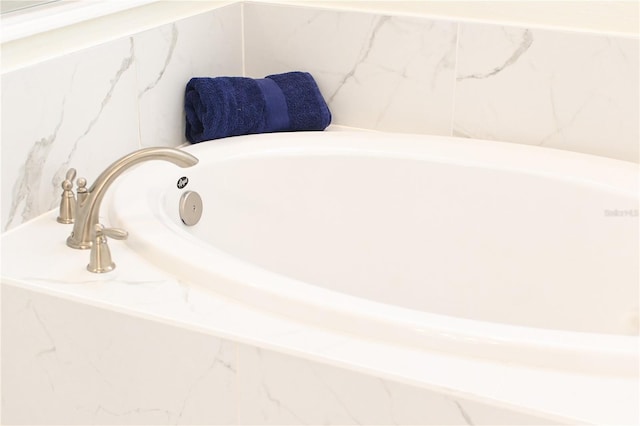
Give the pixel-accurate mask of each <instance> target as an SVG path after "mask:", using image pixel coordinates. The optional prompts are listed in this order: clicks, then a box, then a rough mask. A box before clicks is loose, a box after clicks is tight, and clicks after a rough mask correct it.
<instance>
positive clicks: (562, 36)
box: [0, 2, 640, 231]
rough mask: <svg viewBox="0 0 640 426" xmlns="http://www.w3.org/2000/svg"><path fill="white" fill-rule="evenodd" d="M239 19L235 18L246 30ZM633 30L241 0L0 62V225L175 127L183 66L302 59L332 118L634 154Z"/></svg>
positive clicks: (259, 65)
mask: <svg viewBox="0 0 640 426" xmlns="http://www.w3.org/2000/svg"><path fill="white" fill-rule="evenodd" d="M243 31H244V32H243ZM639 44H640V43H639V39H638V38H637V37H624V36H611V35H606V34H595V33H578V32H566V31H553V30H541V29H532V28H517V27H504V26H499V25H491V24H479V23H468V22H456V21H450V20H434V19H429V18H426V17H425V18H421V17H407V16H387V15H379V14H373V13H365V12H353V11H335V10H328V9H317V8H310V7H300V6H284V5H272V4H267V3H251V2H239V3H236V4H232V5H229V6H226V7H222V8H219V9H216V10H213V11H210V12H207V13H204V14H201V15H198V16H194V17H191V18H187V19H183V20H178V21H176V22H174V23H171V24H168V25H164V26H161V27H158V28H155V29H151V30H147V31H144V32H141V33H138V34H134V35H132V36H130V37H126V38H123V39H119V40H115V41H112V42H109V43H106V44H104V45H101V46H98V47H94V48H91V49H87V50H82V51H79V52H75V53H73V54H68V55H65V56H62V57H59V58H56V59H53V60H49V61H45V62H42V63H38V64H36V65H33V66H29V67H26V68H22V69H19V70H16V71H12V72H9V73H5V74H3V75H2V107H3V108H2V124H3V125H2V147H1V152H2V160H1V161H2V164H1V166H2V169H1V178H2V179H1V182H2V183H1V193H0V196H1V197H2V204H1V217H0V219H1V230H2V231H6V230H8V229H10V228H13V227H15V226H16V225H18V224H20V223H23V222H25V221H27V220H29V219H31V218H34V217H36V216H38V215H40V214H42V213H44V212H46V211H48V210H50V209H51V208H54V207H55V206H56V205H57V204H58V202H59V194H60V188H59V185H60V182H61V178H62V176H63V175H64V173H65V172H66V169H67V168H68V167H69V166H74V167H76V168H78V169H79V170H78V172H79V174H80V175H82V176H85V177H87V178H88V179H89V181H91V180H92V179H93V178H95V176H96V175H97V174H98V173H99V172H100V171H101V170H102V169H103V168H104V167H105V166H106V165H107V164H109V163H110V162H112V161H113V160H115V159H116V158H118V157H119V156H121V155H124V154H125V153H128V152H130V151H132V150H134V149H137V148H140V147H145V146H153V145H162V146H177V145H179V144H181V143H182V142H184V135H183V134H184V116H183V110H182V97H183V93H184V86H185V84H186V82H187V80H188V79H189V78H190V77H192V76H196V75H199V76H206V75H208V76H215V75H243V74H244V75H246V76H249V77H264V76H265V75H267V74H273V73H279V72H286V71H291V70H305V71H309V72H311V73H312V74H313V75H314V77H315V78H316V81H317V82H318V85H319V86H320V89H321V91H322V93H323V94H324V96H325V98H326V99H327V101H328V103H329V107H330V108H331V111H332V113H333V122H334V123H335V124H340V125H346V126H352V127H360V128H367V129H376V130H385V131H394V132H411V133H423V134H437V135H455V136H463V137H472V138H481V139H491V140H499V141H508V142H515V143H523V144H530V145H540V146H546V147H552V148H559V149H566V150H572V151H578V152H584V153H589V154H595V155H601V156H606V157H611V158H616V159H622V160H627V161H638V155H639V150H638V146H639V143H638V141H639V138H640V136H639V134H638V129H639V127H640V122H639V118H638V117H639V115H640V111H639V106H638V97H639V95H638V93H639V90H640V88H639V83H638V80H639V78H638V75H639V74H640V69H639V65H638V63H639V52H640V48H639Z"/></svg>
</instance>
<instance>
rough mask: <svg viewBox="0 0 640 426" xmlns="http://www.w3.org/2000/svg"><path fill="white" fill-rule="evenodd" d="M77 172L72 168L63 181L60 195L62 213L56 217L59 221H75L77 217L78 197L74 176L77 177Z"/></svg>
mask: <svg viewBox="0 0 640 426" xmlns="http://www.w3.org/2000/svg"><path fill="white" fill-rule="evenodd" d="M71 171H73V174H72V173H70V172H71ZM75 173H76V171H75V169H70V170H69V171H68V172H67V179H65V180H63V181H62V185H61V186H62V195H60V213H59V214H58V217H57V218H56V220H57V221H58V222H59V223H64V224H68V223H73V221H74V219H75V217H76V198H75V196H74V195H73V178H74V177H75ZM69 178H71V179H69Z"/></svg>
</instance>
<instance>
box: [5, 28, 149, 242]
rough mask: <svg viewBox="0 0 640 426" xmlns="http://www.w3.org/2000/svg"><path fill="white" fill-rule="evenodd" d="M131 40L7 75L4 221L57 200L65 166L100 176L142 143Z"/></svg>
mask: <svg viewBox="0 0 640 426" xmlns="http://www.w3.org/2000/svg"><path fill="white" fill-rule="evenodd" d="M133 62H134V58H133V42H132V40H131V39H123V40H119V41H116V42H112V43H109V44H107V45H104V46H100V47H96V48H91V49H87V50H84V51H81V52H77V53H73V54H69V55H66V56H63V57H60V58H57V59H54V60H51V61H47V62H43V63H40V64H36V65H33V66H30V67H28V68H24V69H20V70H17V71H13V72H11V73H8V74H4V75H3V76H2V92H3V96H2V103H3V108H2V124H3V126H2V192H1V194H2V216H1V217H2V229H3V230H7V229H9V228H12V227H14V226H16V225H18V224H20V223H22V222H24V221H26V220H29V219H31V218H34V217H36V216H38V215H40V214H42V213H44V212H45V211H48V210H50V209H51V208H53V207H55V206H56V205H57V204H58V203H59V202H60V193H61V192H62V191H61V189H60V184H61V182H62V179H63V178H64V175H65V173H66V170H67V168H69V167H75V168H76V169H78V173H79V175H80V176H85V177H87V178H89V179H90V181H91V179H93V178H95V177H96V176H97V175H98V174H99V173H100V172H101V171H102V170H103V169H104V167H106V166H107V165H108V164H109V163H111V162H112V161H113V160H115V159H116V158H118V157H120V156H122V155H124V154H126V153H128V152H130V151H132V150H134V149H137V148H138V147H139V143H138V129H137V128H138V123H137V112H136V99H135V76H134V72H133V67H134V64H133Z"/></svg>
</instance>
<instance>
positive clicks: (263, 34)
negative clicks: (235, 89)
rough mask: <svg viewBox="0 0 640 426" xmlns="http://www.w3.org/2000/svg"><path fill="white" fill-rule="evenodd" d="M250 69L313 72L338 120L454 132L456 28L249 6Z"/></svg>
mask: <svg viewBox="0 0 640 426" xmlns="http://www.w3.org/2000/svg"><path fill="white" fill-rule="evenodd" d="M245 29H246V32H245V52H246V72H247V74H248V75H249V76H251V77H256V78H258V77H264V76H265V75H268V74H274V73H280V72H287V71H293V70H301V71H308V72H310V73H311V74H312V75H313V76H314V78H315V79H316V81H317V82H318V86H319V87H320V90H321V92H322V94H323V96H324V97H325V99H326V100H327V103H328V104H329V108H330V109H331V111H332V114H333V122H334V123H335V124H342V125H347V126H354V127H363V128H371V129H378V130H388V131H400V132H417V133H432V134H445V135H448V134H450V133H451V113H452V105H453V104H452V99H453V87H454V64H455V48H456V31H457V24H455V23H451V22H445V21H432V20H429V19H416V18H407V17H395V16H394V17H392V16H383V15H374V14H367V13H354V12H339V11H328V10H318V9H307V8H285V7H279V6H267V5H261V4H247V5H245Z"/></svg>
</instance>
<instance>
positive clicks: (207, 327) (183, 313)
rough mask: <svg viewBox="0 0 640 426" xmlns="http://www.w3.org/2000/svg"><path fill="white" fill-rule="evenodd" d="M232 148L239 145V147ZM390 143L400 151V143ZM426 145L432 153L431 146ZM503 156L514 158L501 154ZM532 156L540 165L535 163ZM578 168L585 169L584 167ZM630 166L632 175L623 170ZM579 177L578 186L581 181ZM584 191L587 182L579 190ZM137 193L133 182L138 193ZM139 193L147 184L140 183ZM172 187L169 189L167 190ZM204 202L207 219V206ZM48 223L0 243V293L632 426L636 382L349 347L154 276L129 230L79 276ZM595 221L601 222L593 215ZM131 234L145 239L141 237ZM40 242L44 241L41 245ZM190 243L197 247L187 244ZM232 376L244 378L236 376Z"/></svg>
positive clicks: (201, 287) (319, 331)
mask: <svg viewBox="0 0 640 426" xmlns="http://www.w3.org/2000/svg"><path fill="white" fill-rule="evenodd" d="M335 133H341V132H335ZM370 135H374V134H370ZM284 136H286V135H261V136H260V137H261V138H262V139H261V140H263V141H268V140H270V139H271V140H273V139H276V140H277V139H278V137H284ZM318 136H319V137H320V136H327V135H326V134H318ZM400 139H402V138H400ZM369 140H370V143H371V152H375V144H376V139H375V137H370V138H369ZM233 142H234V144H235V143H237V144H239V145H241V144H242V143H241V141H238V140H236V141H233ZM397 142H398V144H399V145H398V146H400V145H403V143H404V142H406V141H402V140H399V141H397ZM467 142H468V141H467ZM217 143H218V145H217V146H218V147H220V148H221V149H222V151H224V148H225V145H227V146H228V147H231V145H232V144H231V143H229V144H224V143H222V144H220V142H217ZM434 143H435V145H438V142H437V141H435V142H434ZM203 145H204V144H201V146H203ZM212 146H213V145H212ZM204 148H206V147H203V149H204ZM458 148H459V147H456V146H455V144H453V145H449V149H450V151H448V152H446V151H443V152H442V153H441V154H442V155H441V157H440V160H442V161H446V158H447V155H454V154H455V153H456V151H458ZM522 148H524V147H522ZM425 149H428V148H425ZM509 149H515V150H518V149H519V148H518V147H511V146H510V148H508V150H509ZM301 150H304V148H302V149H301ZM222 151H220V152H222ZM483 151H484V150H481V149H480V148H479V147H478V151H477V152H473V149H471V152H469V153H468V155H469V157H467V163H466V166H467V167H473V166H474V165H476V166H477V165H478V162H481V161H482V160H483V156H482V153H481V152H483ZM283 152H286V149H285V148H284V147H280V150H279V151H278V149H275V150H274V151H273V152H272V153H271V155H272V157H273V158H277V157H278V156H279V155H282V153H283ZM499 152H500V150H498V151H495V152H493V155H492V159H493V160H492V161H494V164H498V163H500V161H501V158H500V155H499ZM511 154H513V153H511ZM539 154H540V156H541V157H544V153H542V152H540V153H539ZM560 155H561V156H563V155H565V154H564V153H560ZM534 157H535V155H534ZM538 159H539V158H538ZM535 160H536V158H531V161H532V164H533V163H535ZM549 160H550V161H549V162H545V163H544V164H545V165H544V167H545V173H547V174H548V175H553V173H554V167H556V166H558V165H559V164H560V163H562V161H559V162H558V163H554V161H553V160H552V158H549ZM581 160H584V161H587V162H588V157H583V158H581ZM612 161H613V160H612ZM201 162H203V161H202V158H201ZM205 163H206V162H205ZM613 163H617V162H615V161H613ZM158 164H161V163H158ZM584 164H585V163H584V162H583V161H579V162H577V163H576V164H575V167H576V168H578V169H579V168H580V167H581V166H580V165H584ZM150 165H151V164H149V166H150ZM254 165H255V164H254ZM145 166H147V165H145ZM629 166H630V167H635V166H634V165H632V164H629ZM142 170H143V167H142V166H141V167H139V168H138V169H137V171H132V173H129V174H128V175H125V176H122V177H121V178H120V179H121V182H120V185H125V184H126V179H127V178H128V177H131V178H134V177H135V176H134V175H135V173H136V172H140V171H142ZM556 171H557V170H556ZM582 177H583V178H585V175H583V176H582ZM592 177H593V180H595V181H599V182H600V184H602V185H604V186H609V188H610V187H611V186H616V185H618V188H619V182H616V180H617V179H619V178H621V176H615V175H613V174H612V175H610V176H609V177H608V178H605V180H604V181H603V180H602V178H601V177H599V176H596V175H594V176H592ZM168 178H172V176H169V177H168ZM607 179H609V180H608V181H607ZM195 180H196V181H197V179H195ZM229 180H230V181H232V180H233V179H232V176H229ZM590 181H591V180H590V179H587V180H586V181H585V182H590ZM193 182H194V179H191V178H190V184H192V183H193ZM223 182H224V178H222V179H220V183H219V185H222V184H223ZM585 182H582V183H585ZM591 183H592V182H591ZM141 184H142V183H140V182H138V183H137V185H138V187H139V185H141ZM146 184H148V182H146V183H144V185H146ZM171 184H172V186H173V185H174V184H175V182H173V180H172V182H171ZM211 185H215V182H211ZM587 185H588V184H587ZM113 189H115V190H116V193H115V194H114V195H115V198H114V199H113V200H111V201H109V200H105V203H107V202H110V203H113V204H117V202H118V194H120V191H121V188H113ZM149 189H150V191H149V192H148V196H147V198H146V199H145V200H146V201H149V199H153V197H156V196H158V190H157V188H155V189H154V188H153V187H152V186H150V187H149ZM185 189H193V188H189V185H188V186H187V188H185ZM170 198H171V197H165V199H164V200H163V202H169V201H170ZM204 201H205V209H206V208H207V200H206V199H205V200H204ZM105 207H107V206H106V205H105ZM220 207H222V206H219V208H220ZM132 208H135V206H132ZM211 208H213V206H212V207H211ZM56 214H57V213H56V212H51V213H48V214H46V215H44V216H42V217H40V218H38V219H37V220H35V221H32V222H30V223H28V224H26V225H23V226H20V227H19V228H17V229H15V230H12V231H10V232H8V233H5V234H4V235H3V236H2V247H3V254H2V282H3V285H5V286H15V287H20V288H23V289H28V290H31V291H35V292H43V293H46V294H49V295H53V296H57V297H61V298H64V299H68V300H71V301H74V302H77V303H80V304H87V305H91V306H96V307H100V308H104V309H107V310H110V311H115V312H119V313H122V314H127V315H131V316H133V317H141V318H146V319H149V320H152V321H156V322H159V323H164V324H171V325H175V326H177V327H180V328H183V329H187V330H194V331H198V332H202V333H205V334H209V335H211V336H215V337H217V338H221V339H225V340H228V341H231V342H237V343H239V344H243V345H249V346H251V347H254V348H256V350H255V351H254V352H252V355H247V356H246V357H243V358H242V359H245V360H246V359H253V360H256V359H269V357H265V358H263V357H262V356H261V355H260V354H261V350H268V351H273V352H274V353H281V354H285V355H290V356H294V357H296V359H298V360H300V361H301V362H303V361H308V362H314V363H315V362H317V363H320V364H323V365H325V366H327V368H328V367H330V366H334V367H339V368H343V369H347V370H352V371H355V372H359V373H363V374H367V375H370V376H372V377H379V378H381V379H384V380H388V381H392V382H398V383H403V384H406V385H410V386H415V387H417V388H420V389H424V390H425V391H430V392H431V391H433V392H437V393H440V394H443V395H449V396H450V397H451V398H452V399H453V401H457V402H456V403H459V404H460V406H461V407H463V409H464V407H465V402H464V401H466V400H471V401H477V402H478V403H482V404H488V406H491V407H493V408H495V409H503V408H504V409H507V410H513V411H517V412H519V413H522V414H523V415H531V416H537V417H538V418H540V419H545V420H549V421H558V422H570V423H574V422H585V423H593V424H633V423H637V422H638V421H640V419H639V418H638V405H637V400H638V397H639V396H640V395H639V394H638V378H637V375H635V376H634V375H631V376H629V375H625V374H622V375H620V374H602V373H594V372H589V371H588V370H584V369H583V370H582V371H575V370H574V371H570V370H563V369H558V368H541V367H536V366H528V365H526V363H522V362H494V361H491V360H490V359H488V358H486V357H474V356H472V355H471V356H470V353H469V352H467V353H465V355H464V356H458V355H453V354H452V353H451V352H450V351H449V352H447V351H437V350H428V349H426V348H416V347H413V348H412V347H410V346H408V345H406V342H405V344H397V343H394V342H390V341H388V340H385V339H375V338H371V336H368V337H365V336H361V337H358V336H357V335H355V334H353V333H350V334H346V333H345V332H344V331H338V330H336V329H335V328H331V327H320V326H317V325H313V324H312V323H309V322H306V321H299V320H296V319H295V318H293V317H291V311H283V312H280V313H274V311H268V310H262V309H257V308H256V307H255V304H253V301H251V300H249V301H248V302H249V303H243V302H242V301H239V300H234V299H231V298H229V297H228V296H225V295H224V294H221V293H220V292H218V291H212V286H211V284H213V283H203V282H198V281H197V280H194V277H193V276H191V277H190V276H189V273H188V271H183V272H184V273H180V274H179V275H173V274H171V273H168V272H167V270H166V268H165V265H162V267H160V266H159V265H161V263H158V262H157V261H156V262H154V261H150V259H149V258H148V256H149V253H147V254H146V255H145V256H144V257H143V256H140V254H139V253H140V246H139V245H138V246H136V237H135V231H136V230H135V229H128V231H130V232H132V233H133V235H132V236H131V239H130V240H129V241H128V242H127V243H125V244H113V245H112V248H111V249H112V254H113V256H114V259H115V260H116V262H117V263H118V269H116V270H115V271H114V272H112V273H109V274H105V275H95V274H90V273H89V272H86V271H85V269H84V267H85V265H86V264H87V262H88V252H86V251H76V250H71V249H68V248H67V247H66V246H65V244H64V240H65V238H66V236H67V235H68V232H69V228H68V226H65V225H60V224H58V223H56V221H55V216H56ZM103 214H104V215H105V217H104V223H105V225H108V226H113V225H116V224H115V223H112V221H113V220H114V219H116V218H114V217H113V216H111V215H112V214H113V212H107V210H106V209H105V211H103ZM598 214H599V215H602V216H604V213H603V212H601V211H599V212H598ZM163 215H165V213H163V212H162V208H159V209H156V210H155V213H154V216H153V217H150V218H149V219H150V222H154V221H156V220H164V218H163ZM120 219H121V220H122V218H120ZM128 219H130V218H128ZM618 219H621V220H626V219H624V218H618ZM627 219H628V218H627ZM602 220H611V219H604V218H603V219H602ZM616 220H617V219H616ZM631 220H635V219H631ZM171 226H172V225H170V227H171ZM176 226H177V225H176ZM137 231H145V229H144V228H140V229H138V230H137ZM173 231H175V229H174V230H173ZM178 232H180V230H179V229H178ZM43 235H46V236H47V238H42V236H43ZM191 238H193V241H196V242H197V239H196V237H193V236H192V237H191ZM23 241H41V244H39V245H37V246H35V247H31V248H30V249H29V252H30V257H29V258H28V259H27V257H26V256H25V254H24V245H23ZM166 242H167V241H166V240H165V243H166ZM138 243H139V242H138ZM174 248H177V247H174ZM151 256H153V253H152V254H151ZM45 259H46V261H45ZM34 263H37V264H41V265H43V266H42V268H41V269H38V270H37V271H34V270H33V268H32V267H31V265H33V264H34ZM174 272H180V271H174ZM176 276H179V277H180V278H176ZM252 304H253V306H252ZM612 337H614V338H615V337H616V336H612ZM628 338H629V339H634V337H628ZM614 340H615V339H614ZM636 340H637V339H636ZM260 348H262V349H260ZM636 356H637V354H636ZM256 357H257V358H256ZM251 365H254V364H251ZM555 367H557V366H555ZM247 368H253V367H249V364H248V365H247ZM238 371H243V370H242V367H240V368H239V370H238ZM465 421H470V422H473V417H471V419H466V420H465V417H464V416H463V418H458V420H456V421H454V422H458V423H464V422H465ZM488 421H489V422H491V421H490V420H488ZM512 423H513V422H512Z"/></svg>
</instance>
